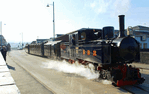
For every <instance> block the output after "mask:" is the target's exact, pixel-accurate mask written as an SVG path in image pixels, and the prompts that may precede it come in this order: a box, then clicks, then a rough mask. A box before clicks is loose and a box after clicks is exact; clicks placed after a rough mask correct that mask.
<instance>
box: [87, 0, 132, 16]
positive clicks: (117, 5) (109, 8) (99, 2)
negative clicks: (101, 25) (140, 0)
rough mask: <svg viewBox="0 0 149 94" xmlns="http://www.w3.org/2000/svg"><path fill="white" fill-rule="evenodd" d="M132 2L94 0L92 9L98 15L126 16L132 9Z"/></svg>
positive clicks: (126, 0) (124, 0)
mask: <svg viewBox="0 0 149 94" xmlns="http://www.w3.org/2000/svg"><path fill="white" fill-rule="evenodd" d="M130 6H131V4H130V0H94V1H93V2H92V3H90V7H91V8H92V9H94V10H95V12H96V13H98V14H99V13H108V12H110V13H111V15H113V16H115V15H119V14H125V13H126V12H127V11H128V10H129V8H130Z"/></svg>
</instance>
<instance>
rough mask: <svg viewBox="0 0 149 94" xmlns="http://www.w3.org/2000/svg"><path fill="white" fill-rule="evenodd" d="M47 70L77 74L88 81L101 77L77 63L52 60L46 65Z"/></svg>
mask: <svg viewBox="0 0 149 94" xmlns="http://www.w3.org/2000/svg"><path fill="white" fill-rule="evenodd" d="M44 65H45V66H44V67H45V68H49V69H54V70H57V71H61V72H65V73H75V74H78V75H80V76H83V77H86V78H87V79H96V78H98V77H99V73H98V72H95V71H93V69H90V68H92V67H90V68H85V66H84V65H81V64H79V63H78V62H75V63H74V64H69V63H68V62H66V61H54V60H50V61H49V63H44Z"/></svg>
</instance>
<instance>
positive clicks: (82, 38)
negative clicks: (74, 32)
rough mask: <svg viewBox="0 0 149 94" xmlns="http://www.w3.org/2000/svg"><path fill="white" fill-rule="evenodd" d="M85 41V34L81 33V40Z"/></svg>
mask: <svg viewBox="0 0 149 94" xmlns="http://www.w3.org/2000/svg"><path fill="white" fill-rule="evenodd" d="M85 39H86V33H85V32H82V33H81V40H85Z"/></svg>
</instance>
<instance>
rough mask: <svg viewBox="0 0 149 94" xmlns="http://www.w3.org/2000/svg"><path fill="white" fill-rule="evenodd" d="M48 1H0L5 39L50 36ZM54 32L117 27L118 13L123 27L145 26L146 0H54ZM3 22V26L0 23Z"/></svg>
mask: <svg viewBox="0 0 149 94" xmlns="http://www.w3.org/2000/svg"><path fill="white" fill-rule="evenodd" d="M52 3H53V1H52V0H0V21H2V23H3V27H2V28H3V30H2V34H3V35H4V37H5V38H6V40H7V41H8V42H20V41H21V33H22V32H23V41H25V42H31V41H33V40H36V38H37V37H38V38H42V39H46V38H50V37H52V36H53V22H52V20H53V7H52V6H50V7H46V5H47V4H52ZM54 4H55V33H56V34H65V33H68V32H71V31H74V30H77V29H80V28H88V27H89V28H103V27H104V26H114V28H115V29H119V22H118V15H120V14H124V15H125V28H127V27H128V26H136V25H144V26H148V27H149V5H148V4H149V0H54ZM4 24H6V25H4Z"/></svg>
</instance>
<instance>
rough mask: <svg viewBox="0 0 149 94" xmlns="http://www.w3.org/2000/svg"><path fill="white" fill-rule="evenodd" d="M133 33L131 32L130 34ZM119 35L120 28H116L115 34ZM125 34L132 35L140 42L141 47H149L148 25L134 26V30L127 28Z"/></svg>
mask: <svg viewBox="0 0 149 94" xmlns="http://www.w3.org/2000/svg"><path fill="white" fill-rule="evenodd" d="M130 33H131V34H130ZM118 35H119V30H115V36H118ZM125 35H126V36H128V35H130V36H131V37H133V38H135V39H136V40H137V41H138V42H139V43H140V49H149V27H146V26H140V25H138V26H134V27H132V32H128V30H125Z"/></svg>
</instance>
